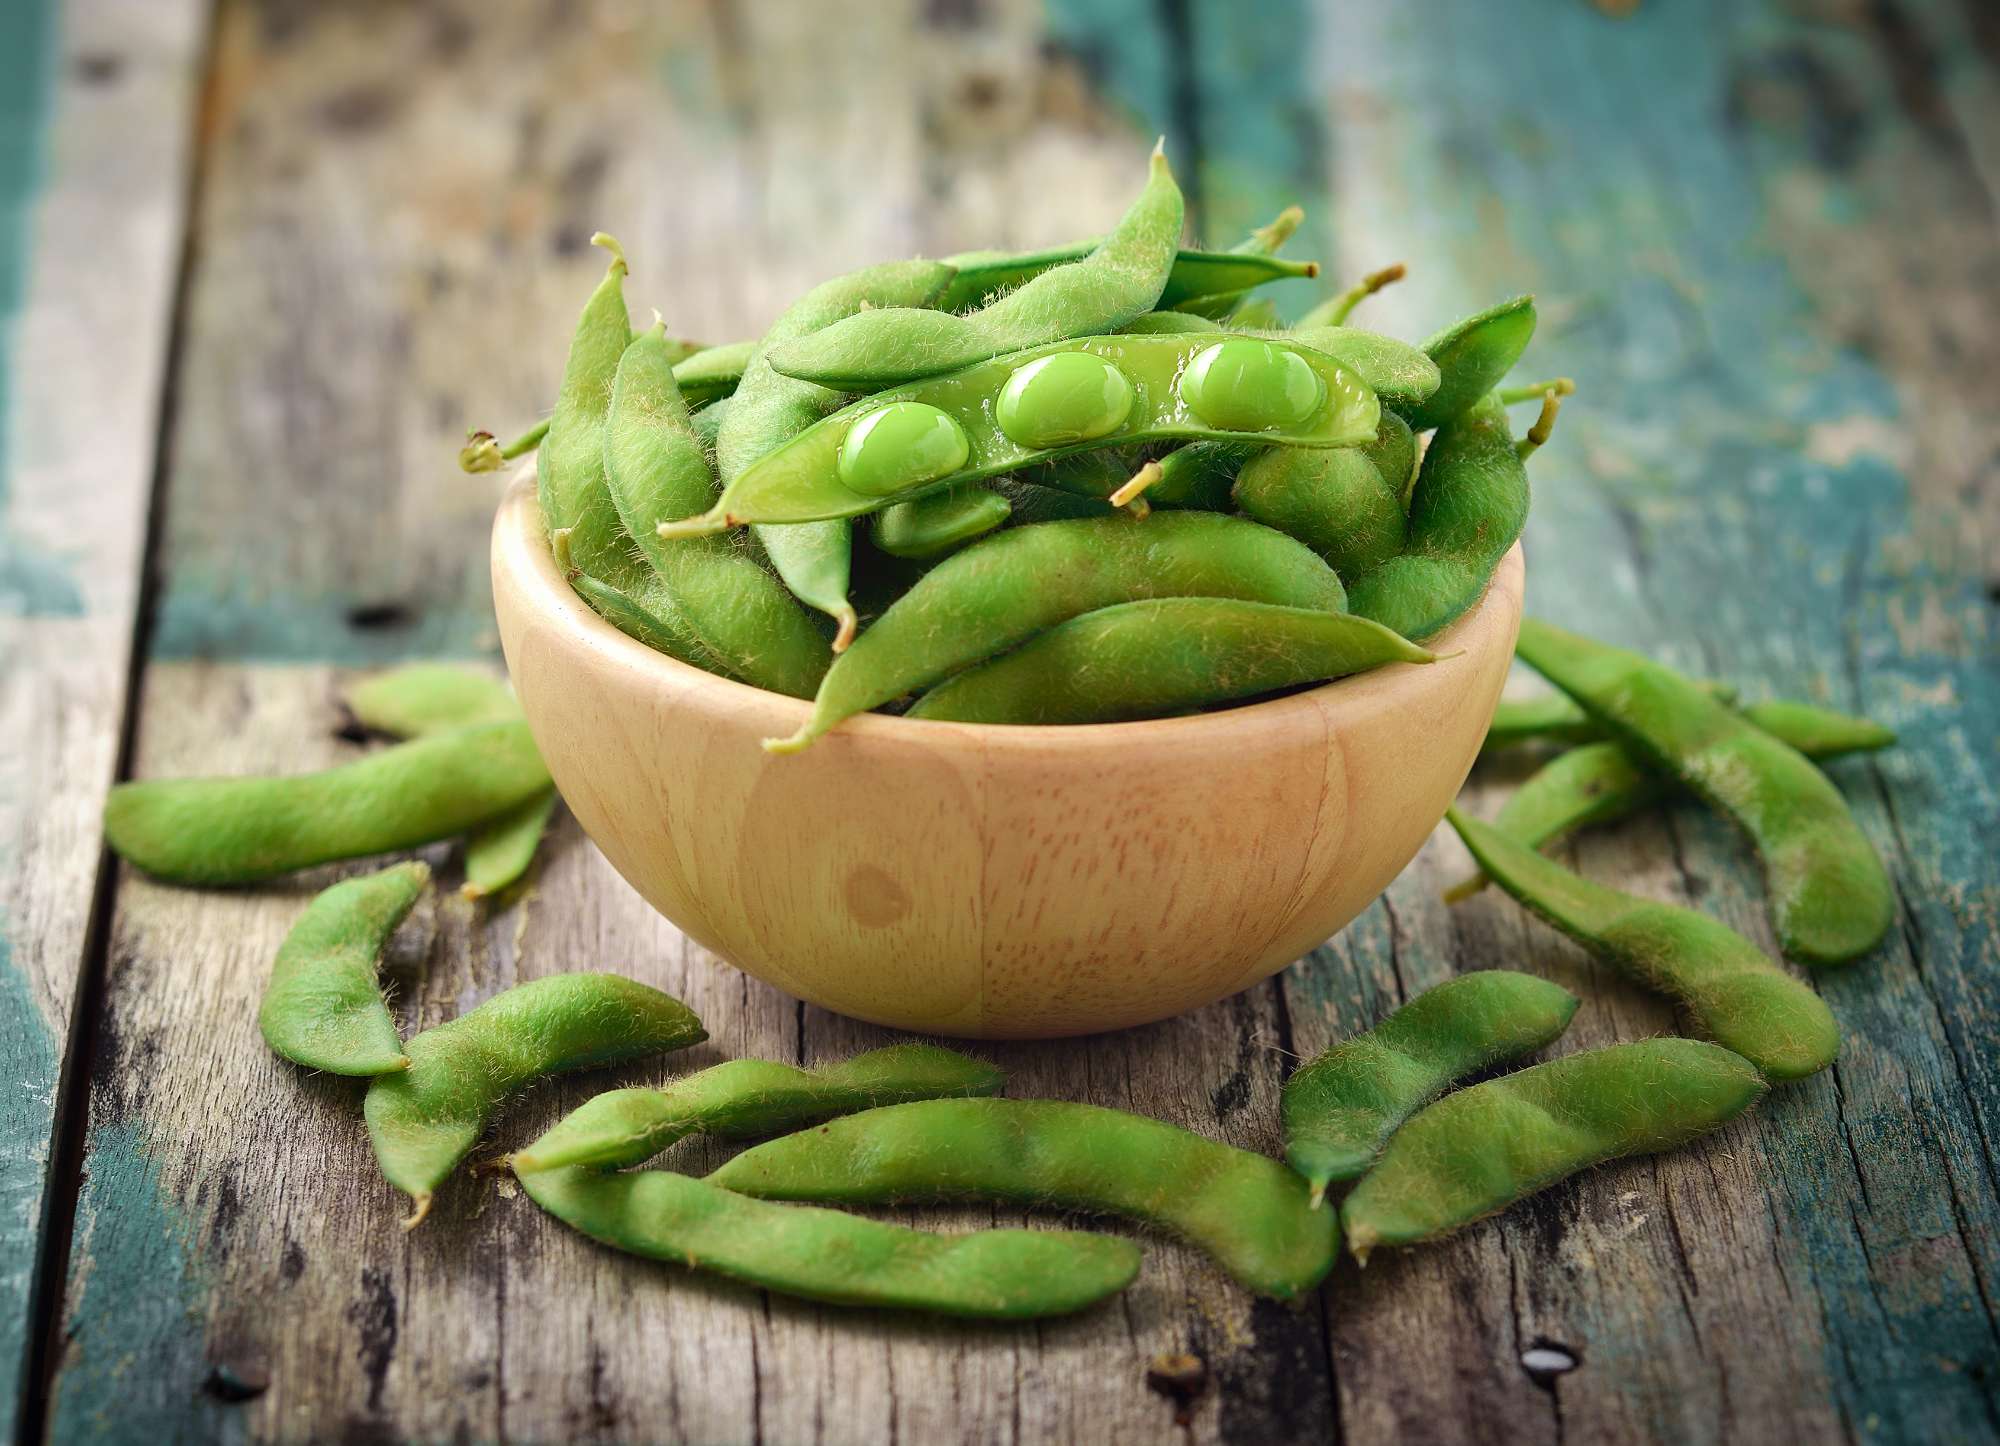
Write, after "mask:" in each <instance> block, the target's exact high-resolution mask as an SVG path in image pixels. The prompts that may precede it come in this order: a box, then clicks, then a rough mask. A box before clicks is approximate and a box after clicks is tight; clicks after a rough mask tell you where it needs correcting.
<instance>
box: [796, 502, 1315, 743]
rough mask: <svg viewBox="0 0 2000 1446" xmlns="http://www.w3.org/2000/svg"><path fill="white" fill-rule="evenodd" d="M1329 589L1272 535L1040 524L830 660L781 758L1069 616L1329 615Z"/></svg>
mask: <svg viewBox="0 0 2000 1446" xmlns="http://www.w3.org/2000/svg"><path fill="white" fill-rule="evenodd" d="M1345 596H1346V595H1345V593H1344V592H1343V591H1342V589H1341V586H1340V579H1339V578H1338V577H1337V576H1335V575H1334V572H1333V569H1332V568H1330V567H1328V566H1327V565H1326V564H1325V563H1324V562H1322V561H1321V560H1320V559H1319V558H1318V557H1317V556H1315V555H1314V554H1313V553H1312V552H1311V551H1310V550H1309V549H1308V548H1306V547H1304V546H1303V545H1302V544H1300V543H1297V542H1294V541H1293V540H1292V539H1291V538H1289V537H1286V536H1285V535H1284V534H1283V533H1281V532H1273V531H1272V530H1271V529H1270V528H1268V527H1260V526H1258V525H1257V524H1256V523H1254V522H1245V521H1243V520H1242V519H1241V518H1236V517H1223V516H1218V515H1216V514H1215V513H1211V512H1172V513H1166V514H1163V515H1161V516H1158V517H1153V518H1148V519H1146V520H1145V521H1139V520H1137V519H1133V518H1129V517H1106V518H1099V519H1083V520H1079V521H1075V522H1050V523H1045V524H1043V525H1041V526H1038V527H1022V528H1013V529H1008V530H1005V531H1001V532H996V533H994V534H993V535H991V536H990V537H984V538H981V539H980V540H979V541H977V542H975V543H973V544H972V545H971V546H970V547H967V548H965V549H963V550H962V551H960V552H957V553H954V554H953V555H952V556H950V557H948V558H946V559H945V560H944V561H943V562H941V563H939V564H938V565H937V566H936V567H935V568H933V569H931V571H930V572H928V573H927V574H925V575H924V577H923V578H922V579H920V580H919V581H918V582H917V583H916V584H915V585H913V586H912V587H911V588H910V590H909V591H908V592H906V593H904V594H903V596H902V597H900V598H898V599H897V600H896V601H895V602H894V603H893V604H891V605H890V607H889V609H888V610H887V611H886V612H884V613H883V614H882V616H881V617H880V618H878V619H876V621H875V622H874V624H873V625H872V626H871V627H870V628H869V629H868V631H867V632H865V633H863V634H862V635H861V638H860V640H859V641H857V642H856V643H855V644H854V646H853V647H851V648H849V649H848V650H847V651H846V652H845V653H843V654H841V655H840V657H839V658H837V659H836V660H835V661H834V665H833V666H832V667H831V668H829V669H828V670H827V674H826V679H825V681H824V682H822V683H821V684H820V689H819V695H818V696H817V697H816V698H814V700H813V709H812V713H811V715H810V716H809V717H808V718H807V719H806V721H805V723H804V724H802V725H801V726H800V728H799V731H798V732H797V733H795V734H793V735H792V736H791V737H790V738H786V739H772V740H767V741H766V743H765V745H764V746H765V747H766V748H769V749H772V750H773V751H775V752H792V751H795V750H797V749H800V748H803V747H805V746H806V745H807V744H808V743H810V742H812V740H813V739H815V738H817V737H819V736H820V735H821V734H823V733H825V732H826V731H827V730H828V729H830V728H832V727H834V726H835V725H836V724H837V723H839V722H840V721H841V720H842V719H844V718H849V717H852V716H853V715H854V714H856V713H864V712H866V711H867V710H869V709H870V708H876V707H880V706H881V705H882V704H884V703H886V702H888V701H889V700H891V699H892V698H900V697H902V696H903V695H904V694H905V693H912V692H916V691H918V690H919V689H923V688H926V687H929V686H930V685H931V684H933V683H936V682H938V681H939V680H940V679H943V678H945V677H948V676H949V675H950V674H952V673H955V672H957V671H958V670H959V669H961V668H965V667H969V666H971V665H972V664H974V663H978V662H983V661H985V660H986V659H988V658H992V657H996V656H998V655H999V654H1000V653H1002V652H1004V651H1006V650H1007V649H1008V648H1011V647H1013V646H1014V645H1016V644H1017V643H1020V642H1023V641H1025V640H1026V639H1027V638H1029V637H1031V636H1033V635H1034V634H1035V633H1038V632H1040V631H1042V630H1043V629H1044V628H1049V627H1053V626H1055V625H1056V624H1057V623H1060V622H1064V621H1066V620H1067V619H1069V618H1073V617H1075V616H1077V615H1078V614H1079V613H1087V612H1092V611H1094V610H1096V609H1098V608H1102V607H1110V606H1112V605H1113V604H1115V603H1122V602H1134V601H1138V600H1140V599H1143V598H1150V597H1233V598H1242V599H1245V600H1247V601H1251V602H1269V603H1280V604H1284V605H1286V606H1290V607H1304V608H1318V609H1320V610H1322V611H1326V612H1339V611H1341V609H1342V608H1343V606H1344V605H1345Z"/></svg>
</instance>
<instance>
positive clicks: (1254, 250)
mask: <svg viewBox="0 0 2000 1446" xmlns="http://www.w3.org/2000/svg"><path fill="white" fill-rule="evenodd" d="M1305 219H1306V213H1305V212H1304V211H1302V210H1301V209H1299V208H1298V207H1297V206H1287V207H1285V209H1284V210H1282V211H1280V212H1279V213H1278V214H1277V215H1276V216H1274V217H1272V218H1271V220H1270V221H1269V222H1268V223H1266V224H1265V225H1262V226H1259V227H1258V228H1257V229H1256V230H1254V231H1252V232H1251V233H1250V234H1249V235H1248V236H1246V237H1244V239H1243V240H1241V241H1239V242H1237V243H1236V244H1235V245H1234V246H1232V247H1230V248H1229V254H1230V255H1232V256H1258V257H1265V256H1276V255H1277V254H1278V251H1279V250H1280V249H1281V248H1282V247H1283V246H1284V244H1285V243H1286V242H1287V241H1289V240H1291V239H1292V235H1293V233H1294V232H1296V231H1297V230H1298V229H1299V227H1300V226H1301V225H1302V224H1303V223H1304V221H1305ZM1177 269H1178V268H1177ZM1293 274H1294V275H1297V276H1301V277H1313V276H1317V275H1319V266H1318V265H1317V264H1316V263H1314V262H1310V261H1308V262H1303V263H1299V270H1298V271H1296V272H1294V273H1293ZM1269 279H1270V280H1273V281H1276V280H1280V279H1282V278H1280V277H1276V276H1274V277H1271V278H1269ZM1258 284H1259V285H1262V284H1263V283H1262V282H1259V283H1258ZM1167 289H1168V290H1169V291H1171V290H1173V289H1174V288H1173V280H1172V279H1171V278H1169V280H1168V283H1167ZM1253 289H1254V288H1253V287H1249V286H1243V287H1238V288H1237V289H1235V290H1233V291H1214V292H1208V293H1206V294H1204V295H1200V296H1193V297H1190V298H1188V299H1186V300H1181V299H1179V298H1178V297H1176V298H1175V299H1174V300H1173V301H1172V302H1170V303H1169V302H1163V303H1162V305H1172V306H1175V307H1177V308H1178V309H1179V311H1180V313H1181V314H1182V315H1189V316H1198V317H1200V318H1201V319H1203V320H1207V319H1209V318H1217V319H1220V318H1222V317H1225V316H1226V317H1229V318H1231V321H1232V324H1236V323H1237V320H1238V318H1240V316H1241V314H1242V312H1243V310H1244V308H1245V307H1246V306H1247V305H1249V304H1250V293H1251V291H1252V290H1253Z"/></svg>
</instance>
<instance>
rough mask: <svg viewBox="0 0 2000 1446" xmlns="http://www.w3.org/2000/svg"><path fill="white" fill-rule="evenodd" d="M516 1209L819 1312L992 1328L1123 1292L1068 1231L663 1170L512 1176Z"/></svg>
mask: <svg viewBox="0 0 2000 1446" xmlns="http://www.w3.org/2000/svg"><path fill="white" fill-rule="evenodd" d="M520 1179H521V1188H522V1189H523V1190H524V1191H526V1192H527V1195H528V1197H529V1198H530V1199H531V1200H533V1201H534V1202H535V1203H536V1204H537V1205H539V1206H541V1207H542V1209H544V1210H546V1211H548V1213H549V1214H551V1215H553V1216H555V1218H556V1219H558V1220H560V1221H562V1222H563V1223H564V1224H566V1225H568V1226H570V1227H572V1228H573V1229H575V1230H578V1231H581V1232H582V1233H583V1234H585V1235H588V1236H590V1237H591V1238H592V1239H593V1240H596V1241H598V1242H599V1243H601V1244H604V1245H608V1246H610V1247H611V1248H612V1249H614V1250H622V1251H625V1252H626V1253H628V1254H631V1255H640V1256H644V1257H646V1258H647V1259H650V1260H664V1261H668V1262H671V1263H674V1264H679V1265H686V1266H690V1267H693V1268H696V1269H700V1270H704V1271H708V1272H710V1273H711V1274H715V1275H720V1276H724V1277H726V1278H729V1279H732V1280H739V1281H743V1282H744V1283H746V1284H749V1285H755V1286H760V1287H762V1288H764V1289H766V1290H772V1291H776V1292H777V1293H779V1294H780V1295H791V1296H799V1297H802V1298H803V1299H806V1300H818V1301H825V1302H826V1303H828V1304H830V1305H853V1306H880V1307H886V1308H893V1309H899V1310H922V1311H932V1312H936V1313H938V1314H941V1315H955V1316H972V1317H978V1318H986V1319H994V1320H1035V1319H1039V1318H1042V1317H1046V1316H1058V1315H1068V1314H1071V1313H1072V1312H1075V1311H1079V1310H1083V1309H1085V1308H1086V1307H1088V1306H1091V1305H1095V1304H1096V1303H1097V1302H1099V1301H1101V1300H1104V1299H1106V1298H1108V1297H1110V1296H1113V1295H1116V1294H1117V1293H1118V1292H1119V1291H1121V1290H1123V1289H1124V1288H1125V1287H1126V1286H1128V1285H1130V1284H1131V1283H1132V1280H1133V1278H1134V1277H1135V1276H1136V1275H1137V1274H1138V1273H1139V1262H1140V1253H1139V1251H1138V1249H1137V1248H1136V1247H1135V1246H1134V1245H1133V1244H1132V1243H1131V1242H1130V1241H1127V1240H1117V1239H1113V1238H1111V1237H1109V1236H1104V1235H1089V1234H1084V1233H1082V1232H1079V1231H1067V1230H1064V1231H1056V1230H979V1231H974V1232H973V1233H971V1234H968V1235H956V1236H946V1235H933V1234H930V1233H928V1232H925V1231H921V1230H909V1229H906V1228H904V1227H903V1226H900V1225H890V1224H886V1223H884V1222H882V1221H879V1220H866V1219H863V1218H861V1217H859V1216H854V1215H848V1214H846V1213H844V1212H842V1211H838V1210H816V1209H812V1208H810V1207H806V1206H797V1205H769V1204H765V1203H764V1202H762V1201H759V1200H750V1199H746V1198H745V1197H743V1196H741V1195H737V1194H733V1193H731V1192H730V1191H728V1190H721V1189H718V1188H716V1187H715V1186H713V1185H710V1184H706V1183H705V1182H703V1181H700V1180H695V1179H691V1178H689V1177H688V1176H686V1175H676V1174H672V1173H670V1172H668V1171H665V1170H641V1171H637V1172H634V1173H631V1174H613V1175H606V1174H600V1173H598V1172H597V1171H594V1170H588V1169H584V1168H581V1167H575V1168H570V1169H562V1170H544V1171H531V1172H527V1173H524V1174H522V1175H521V1177H520Z"/></svg>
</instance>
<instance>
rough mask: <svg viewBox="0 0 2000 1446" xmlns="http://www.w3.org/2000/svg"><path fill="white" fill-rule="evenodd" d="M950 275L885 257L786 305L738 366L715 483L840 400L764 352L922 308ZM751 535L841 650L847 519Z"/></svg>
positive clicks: (845, 622)
mask: <svg viewBox="0 0 2000 1446" xmlns="http://www.w3.org/2000/svg"><path fill="white" fill-rule="evenodd" d="M951 277H952V269H951V268H950V267H949V266H946V265H944V264H943V263H941V262H936V261H892V262H889V263H887V264H885V265H881V266H871V267H868V268H867V269H865V270H862V271H856V272H853V273H852V274H850V275H847V276H838V277H835V278H834V279H833V280H831V281H825V282H822V283H821V284H820V285H818V286H815V287H814V288H813V289H812V290H811V291H808V292H807V293H806V294H805V295H804V296H803V297H801V298H800V299H799V300H798V301H796V302H794V303H793V304H792V305H791V306H790V307H788V308H786V310H785V313H784V315H782V316H780V317H779V318H778V319H777V321H776V322H774V323H772V326H771V329H770V330H769V331H768V332H766V333H765V334H764V338H763V340H761V341H760V342H758V343H757V349H756V350H755V351H754V352H752V353H751V355H750V359H749V361H747V362H746V363H744V367H743V380H742V381H740V382H739V383H737V386H736V391H735V393H734V394H733V395H731V396H730V397H729V398H728V401H727V403H726V405H727V406H728V408H729V411H728V413H727V415H726V416H725V417H724V418H723V420H722V422H721V425H720V426H719V427H718V429H717V431H716V437H715V462H716V470H717V472H718V473H719V474H720V475H721V479H722V483H723V486H724V487H727V486H728V485H729V484H730V483H732V482H734V481H735V480H736V479H737V477H738V476H740V475H741V474H742V473H743V472H744V471H745V470H747V469H748V468H749V467H750V466H751V465H752V464H754V463H755V462H756V461H757V460H758V459H759V458H761V457H763V456H764V455H765V454H766V453H767V452H771V451H774V450H776V449H777V448H778V447H780V446H782V445H783V444H784V443H785V442H787V441H789V440H790V439H791V438H792V437H794V436H796V435H797V434H798V433H800V432H802V431H804V430H805V429H806V428H808V427H810V426H812V424H813V423H815V422H817V421H819V420H820V418H822V417H824V416H826V415H827V414H828V413H830V412H834V411H837V410H838V409H839V408H840V407H841V406H842V405H843V404H844V403H845V401H846V400H847V399H846V397H845V396H843V395H842V394H841V393H839V392H836V391H831V390H829V389H827V388H826V387H819V386H814V385H813V384H812V383H811V382H802V381H797V380H794V379H793V378H791V377H787V376H781V375H779V374H778V373H777V372H775V371H773V370H772V369H771V363H770V360H769V353H770V351H771V348H773V347H776V346H782V345H784V344H785V343H786V342H789V341H796V340H798V339H799V338H800V337H805V336H811V335H812V334H813V333H814V332H817V331H820V330H823V329H824V328H826V327H828V326H831V325H833V324H834V323H835V322H837V321H840V320H842V319H844V318H846V317H850V316H853V315H855V314H856V313H858V312H861V311H865V310H869V309H871V308H875V307H921V306H925V305H928V304H929V303H930V302H932V301H933V300H935V299H936V298H937V295H938V293H939V292H940V291H942V290H943V289H944V287H945V285H946V284H947V283H948V282H949V281H950V280H951ZM717 405H723V403H718V404H717ZM700 415H701V414H697V422H699V417H700ZM754 531H755V533H756V536H757V540H758V541H759V542H760V543H761V544H762V545H763V548H764V552H765V555H766V556H768V557H769V558H770V559H771V566H772V567H774V568H776V569H777V572H778V576H779V577H781V578H783V579H784V580H785V586H787V587H789V588H790V589H791V590H792V593H793V595H794V596H796V597H797V598H798V599H799V601H801V602H803V603H804V604H806V606H808V607H812V608H817V609H819V610H820V611H821V612H823V613H825V614H827V615H828V616H829V617H831V618H832V619H833V620H834V623H835V626H836V628H837V631H836V632H835V634H834V639H833V650H834V651H835V652H836V653H838V652H840V651H842V650H843V649H845V648H846V646H847V645H848V643H850V642H852V641H853V639H854V629H855V626H856V618H855V613H854V607H853V604H851V603H850V602H849V601H848V599H847V592H848V587H849V584H850V583H851V581H852V571H853V538H852V535H851V530H850V528H849V526H848V524H847V523H846V522H845V521H844V520H841V519H838V518H836V519H832V520H820V521H814V522H807V523H803V524H795V525H787V526H780V525H770V526H759V527H757V528H755V529H754Z"/></svg>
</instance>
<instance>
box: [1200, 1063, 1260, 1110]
mask: <svg viewBox="0 0 2000 1446" xmlns="http://www.w3.org/2000/svg"><path fill="white" fill-rule="evenodd" d="M1209 1103H1210V1104H1211V1105H1213V1106H1214V1108H1215V1113H1216V1116H1217V1117H1218V1118H1220V1119H1228V1118H1229V1116H1231V1115H1233V1114H1235V1113H1236V1112H1237V1111H1238V1110H1241V1109H1242V1108H1243V1107H1244V1106H1245V1105H1247V1104H1249V1103H1250V1077H1249V1075H1247V1074H1246V1073H1244V1072H1243V1071H1242V1070H1241V1069H1236V1070H1232V1071H1230V1074H1229V1078H1228V1079H1226V1080H1224V1081H1223V1082H1222V1083H1221V1084H1219V1085H1217V1086H1216V1087H1215V1089H1214V1091H1213V1092H1212V1093H1210V1095H1209Z"/></svg>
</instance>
